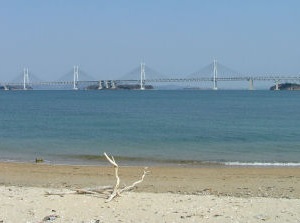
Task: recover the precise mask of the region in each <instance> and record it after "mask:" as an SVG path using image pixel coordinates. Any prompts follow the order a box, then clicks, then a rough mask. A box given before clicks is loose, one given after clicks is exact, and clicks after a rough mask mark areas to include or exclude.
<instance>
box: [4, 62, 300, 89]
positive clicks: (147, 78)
mask: <svg viewBox="0 0 300 223" xmlns="http://www.w3.org/2000/svg"><path fill="white" fill-rule="evenodd" d="M79 75H80V77H82V76H85V79H86V80H82V78H81V79H79ZM31 76H33V75H30V73H29V71H28V68H25V69H24V70H23V73H22V74H21V75H19V80H15V81H12V82H0V87H1V89H3V90H28V89H40V87H44V88H47V87H49V89H55V86H60V87H66V88H67V89H73V90H79V89H89V87H91V86H93V89H99V90H102V89H116V88H118V86H120V85H136V86H138V89H140V90H145V89H146V86H147V85H151V84H157V83H158V84H160V83H197V82H198V83H199V82H210V83H211V88H210V89H213V90H218V82H248V89H249V90H254V89H255V88H254V82H258V81H259V82H262V81H271V82H273V83H274V85H275V90H279V84H280V83H283V82H300V75H243V74H241V73H239V72H236V71H234V70H232V69H230V68H228V67H226V66H224V65H221V64H219V63H217V61H216V60H214V61H213V63H211V64H209V65H207V66H206V67H204V68H202V69H201V70H200V71H197V72H195V73H192V74H190V75H188V76H186V77H183V78H178V77H176V78H171V77H167V76H170V75H161V74H159V73H158V72H156V71H154V70H153V69H151V68H149V67H147V66H146V65H145V63H141V65H140V66H139V67H137V68H135V69H134V70H133V71H131V72H129V73H127V74H126V75H124V76H123V77H122V78H120V79H115V80H105V79H104V80H94V78H92V77H89V75H86V74H85V72H83V71H81V70H79V67H78V66H74V69H72V71H71V72H69V73H68V74H66V75H64V77H67V78H69V80H58V81H39V80H36V78H35V80H32V79H31V78H30V77H31ZM20 79H21V80H20ZM50 87H54V88H50Z"/></svg>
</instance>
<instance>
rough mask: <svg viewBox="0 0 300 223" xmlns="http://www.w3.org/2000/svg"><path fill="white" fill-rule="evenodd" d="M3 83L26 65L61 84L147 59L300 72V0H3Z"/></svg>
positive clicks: (176, 67) (166, 65) (115, 72)
mask: <svg viewBox="0 0 300 223" xmlns="http://www.w3.org/2000/svg"><path fill="white" fill-rule="evenodd" d="M0 28H1V32H0V81H5V80H12V79H14V78H15V77H16V76H18V75H19V74H20V73H21V72H22V70H23V67H28V68H29V70H30V72H32V73H34V74H35V75H36V76H38V77H40V78H41V79H43V80H56V79H58V78H59V77H61V76H63V75H64V74H66V73H67V72H68V71H70V70H71V69H72V67H73V65H79V66H80V68H81V69H82V70H84V71H85V72H86V73H88V74H90V75H92V76H94V77H96V78H99V79H108V78H116V77H120V76H123V75H124V74H125V73H127V72H129V71H130V70H132V69H133V68H135V67H137V66H138V65H139V63H140V62H141V60H143V61H145V63H146V64H147V65H148V66H149V67H151V68H154V69H155V70H157V71H160V72H161V73H165V74H172V73H176V74H183V75H188V74H190V73H192V72H194V71H197V70H199V69H200V68H202V67H204V66H205V65H207V64H209V63H211V62H212V60H213V59H214V58H216V59H218V61H220V62H221V63H222V64H224V65H226V66H228V67H231V68H233V69H235V70H238V71H240V72H245V73H259V74H263V73H285V74H300V1H299V0H280V1H278V0H191V1H189V0H186V1H184V0H151V1H150V0H149V1H146V0H145V1H144V0H128V1H125V0H122V1H121V0H119V1H118V0H113V1H108V0H107V1H104V0H103V1H101V0H94V1H93V0H48V1H47V0H0Z"/></svg>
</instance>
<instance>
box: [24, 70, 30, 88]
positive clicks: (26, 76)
mask: <svg viewBox="0 0 300 223" xmlns="http://www.w3.org/2000/svg"><path fill="white" fill-rule="evenodd" d="M28 85H29V72H28V68H24V70H23V90H27V86H28Z"/></svg>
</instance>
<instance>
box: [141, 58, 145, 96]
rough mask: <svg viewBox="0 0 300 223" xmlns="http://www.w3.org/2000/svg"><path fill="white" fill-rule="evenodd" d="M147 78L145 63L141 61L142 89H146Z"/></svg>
mask: <svg viewBox="0 0 300 223" xmlns="http://www.w3.org/2000/svg"><path fill="white" fill-rule="evenodd" d="M145 79H146V73H145V63H143V62H142V63H141V80H140V85H141V88H140V89H141V90H145Z"/></svg>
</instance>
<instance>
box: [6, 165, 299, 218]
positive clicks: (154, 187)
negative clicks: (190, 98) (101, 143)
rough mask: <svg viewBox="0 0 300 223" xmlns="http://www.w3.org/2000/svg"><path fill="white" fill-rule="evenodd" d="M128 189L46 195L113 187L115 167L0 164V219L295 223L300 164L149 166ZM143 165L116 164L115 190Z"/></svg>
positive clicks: (131, 179)
mask: <svg viewBox="0 0 300 223" xmlns="http://www.w3.org/2000/svg"><path fill="white" fill-rule="evenodd" d="M148 170H149V171H150V173H149V174H148V175H147V176H146V177H145V179H144V181H143V182H142V183H141V184H139V185H138V187H137V188H135V189H134V190H133V191H130V192H125V193H124V194H123V196H122V197H117V198H116V199H114V200H112V201H111V202H109V203H106V202H105V201H106V200H105V198H103V197H98V196H94V195H79V194H68V195H64V196H58V195H50V196H46V192H57V193H58V192H66V191H74V190H76V189H80V188H85V187H96V186H105V185H114V184H115V176H114V169H113V167H112V166H110V165H109V164H108V165H107V166H71V165H48V164H35V163H9V162H3V163H0V191H1V192H0V199H1V206H0V210H1V211H0V222H1V221H2V222H288V221H289V222H300V214H299V210H300V168H299V167H226V166H203V167H199V166H197V167H193V166H150V167H149V168H148ZM142 173H143V167H128V166H120V168H119V176H120V179H121V183H120V185H121V186H123V185H124V184H126V185H131V184H132V183H133V182H134V181H136V180H138V179H139V178H140V177H141V175H142Z"/></svg>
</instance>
